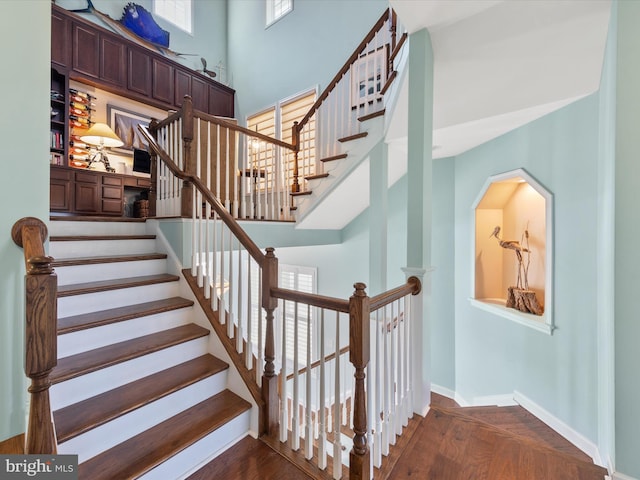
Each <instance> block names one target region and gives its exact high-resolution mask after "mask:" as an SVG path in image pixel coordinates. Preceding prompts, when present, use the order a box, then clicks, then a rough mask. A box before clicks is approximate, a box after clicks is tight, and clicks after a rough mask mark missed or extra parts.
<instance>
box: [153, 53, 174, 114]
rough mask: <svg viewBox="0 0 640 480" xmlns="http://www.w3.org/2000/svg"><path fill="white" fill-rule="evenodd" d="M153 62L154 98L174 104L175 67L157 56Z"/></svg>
mask: <svg viewBox="0 0 640 480" xmlns="http://www.w3.org/2000/svg"><path fill="white" fill-rule="evenodd" d="M151 62H152V71H153V74H152V79H153V80H152V82H153V87H152V95H153V98H155V99H156V100H160V101H161V102H165V103H167V104H169V105H173V67H172V66H171V65H168V64H166V63H165V62H163V61H161V60H159V59H157V58H154V59H153V60H152V61H151Z"/></svg>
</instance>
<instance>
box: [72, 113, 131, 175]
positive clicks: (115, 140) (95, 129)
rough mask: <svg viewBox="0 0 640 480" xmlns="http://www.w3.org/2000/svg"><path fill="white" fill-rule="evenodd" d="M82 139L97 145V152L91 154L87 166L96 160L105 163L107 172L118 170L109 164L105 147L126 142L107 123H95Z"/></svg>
mask: <svg viewBox="0 0 640 480" xmlns="http://www.w3.org/2000/svg"><path fill="white" fill-rule="evenodd" d="M80 140H82V141H83V142H85V143H87V144H89V145H95V147H96V152H95V153H93V154H92V155H90V156H89V164H88V165H87V168H91V164H92V163H94V162H100V163H104V168H105V170H106V171H107V172H115V171H116V170H115V169H114V168H112V167H111V165H109V159H108V158H107V154H106V153H105V151H104V149H105V147H107V148H109V147H121V146H122V145H124V142H123V141H122V140H120V138H119V137H118V136H117V135H116V134H115V133H114V131H113V130H111V128H110V127H109V126H108V125H107V124H105V123H94V124H93V125H92V126H91V128H90V129H89V130H87V132H86V133H85V134H84V135H82V136H81V137H80Z"/></svg>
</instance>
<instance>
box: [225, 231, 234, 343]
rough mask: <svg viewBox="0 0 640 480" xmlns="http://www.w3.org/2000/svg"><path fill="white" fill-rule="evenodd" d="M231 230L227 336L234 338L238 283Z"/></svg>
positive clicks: (228, 256)
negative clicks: (236, 280)
mask: <svg viewBox="0 0 640 480" xmlns="http://www.w3.org/2000/svg"><path fill="white" fill-rule="evenodd" d="M228 230H229V254H228V255H227V258H228V260H229V290H227V291H228V292H229V297H228V299H227V308H228V309H229V322H228V323H227V336H228V337H229V338H233V336H234V334H235V331H234V326H235V318H236V315H235V313H236V312H235V304H234V303H233V292H234V290H235V289H236V282H235V280H234V278H233V238H234V237H233V233H232V232H231V229H228Z"/></svg>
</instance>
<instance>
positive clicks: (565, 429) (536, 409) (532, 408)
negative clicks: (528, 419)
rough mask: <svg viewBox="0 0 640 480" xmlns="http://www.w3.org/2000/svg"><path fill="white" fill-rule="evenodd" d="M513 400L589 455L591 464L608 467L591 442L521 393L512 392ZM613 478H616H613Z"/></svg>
mask: <svg viewBox="0 0 640 480" xmlns="http://www.w3.org/2000/svg"><path fill="white" fill-rule="evenodd" d="M513 398H514V400H515V401H516V402H517V403H518V404H519V405H520V406H522V408H524V409H525V410H527V411H529V413H531V414H532V415H534V416H535V417H537V418H538V419H539V420H541V421H542V422H544V423H546V424H547V425H548V426H549V427H551V428H552V429H553V430H555V431H556V432H558V433H559V434H560V435H562V436H563V437H564V438H566V439H567V440H568V441H570V442H571V443H573V444H574V445H575V446H576V447H578V448H579V449H580V450H582V451H583V452H584V453H586V454H587V455H589V456H590V457H591V458H592V459H593V462H594V463H595V464H596V465H600V466H601V467H605V468H607V467H608V466H607V465H605V464H604V462H603V461H602V458H601V457H600V452H599V451H598V447H597V445H595V444H594V443H593V442H592V441H591V440H589V439H588V438H586V437H584V436H583V435H582V434H580V433H578V432H576V431H575V430H574V429H573V428H571V427H570V426H569V425H567V424H566V423H564V422H563V421H562V420H560V419H559V418H557V417H555V416H554V415H552V414H551V413H549V412H548V411H547V410H545V409H544V408H542V407H541V406H540V405H538V404H537V403H535V402H534V401H533V400H531V399H529V398H527V397H526V396H524V395H523V394H522V393H520V392H518V391H515V392H513ZM614 478H616V477H615V476H614Z"/></svg>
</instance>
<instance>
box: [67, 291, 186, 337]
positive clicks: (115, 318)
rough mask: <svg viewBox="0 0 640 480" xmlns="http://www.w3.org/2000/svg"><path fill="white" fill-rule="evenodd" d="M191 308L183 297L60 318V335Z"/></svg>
mask: <svg viewBox="0 0 640 480" xmlns="http://www.w3.org/2000/svg"><path fill="white" fill-rule="evenodd" d="M191 306H193V301H191V300H187V299H186V298H181V297H171V298H163V299H161V300H155V301H153V302H145V303H138V304H135V305H127V306H125V307H118V308H111V309H108V310H99V311H96V312H91V313H85V314H82V315H73V316H70V317H63V318H58V335H63V334H65V333H71V332H76V331H79V330H84V329H87V328H92V327H98V326H102V325H108V324H110V323H117V322H122V321H125V320H131V319H133V318H139V317H145V316H147V315H154V314H157V313H162V312H168V311H171V310H178V309H180V308H187V307H191Z"/></svg>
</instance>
